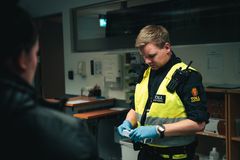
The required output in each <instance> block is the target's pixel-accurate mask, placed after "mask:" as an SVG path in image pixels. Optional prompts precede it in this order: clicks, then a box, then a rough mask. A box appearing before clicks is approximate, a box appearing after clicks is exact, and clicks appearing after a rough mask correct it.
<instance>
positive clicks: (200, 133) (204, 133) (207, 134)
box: [197, 131, 226, 139]
mask: <svg viewBox="0 0 240 160" xmlns="http://www.w3.org/2000/svg"><path fill="white" fill-rule="evenodd" d="M197 135H201V136H209V137H214V138H221V139H225V138H226V137H225V136H224V135H220V134H216V133H212V132H206V131H204V132H197Z"/></svg>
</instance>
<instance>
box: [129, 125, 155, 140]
mask: <svg viewBox="0 0 240 160" xmlns="http://www.w3.org/2000/svg"><path fill="white" fill-rule="evenodd" d="M129 137H130V139H131V140H133V141H134V142H139V141H141V140H144V139H150V138H157V137H159V135H158V133H157V129H156V126H155V125H154V126H141V127H138V128H136V129H134V130H132V132H131V133H130V134H129Z"/></svg>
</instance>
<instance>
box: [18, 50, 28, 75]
mask: <svg viewBox="0 0 240 160" xmlns="http://www.w3.org/2000/svg"><path fill="white" fill-rule="evenodd" d="M28 63H29V60H28V56H27V54H26V53H25V51H22V52H21V54H20V56H19V58H18V65H19V69H20V70H21V71H25V70H26V69H27V67H28Z"/></svg>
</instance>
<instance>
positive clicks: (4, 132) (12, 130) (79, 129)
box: [0, 71, 97, 160]
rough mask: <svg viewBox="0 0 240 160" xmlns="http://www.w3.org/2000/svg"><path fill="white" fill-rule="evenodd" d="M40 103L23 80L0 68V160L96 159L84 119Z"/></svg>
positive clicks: (93, 144)
mask: <svg viewBox="0 0 240 160" xmlns="http://www.w3.org/2000/svg"><path fill="white" fill-rule="evenodd" d="M44 105H45V106H43V105H42V104H40V101H38V100H37V98H36V94H35V91H34V89H33V88H32V87H31V86H30V85H29V84H27V83H26V82H25V81H24V80H23V79H21V78H19V77H18V76H16V75H11V74H9V73H4V72H2V71H0V114H1V115H0V127H1V131H0V145H1V150H0V159H7V160H8V159H24V160H26V159H31V160H37V159H39V160H40V159H41V160H48V159H51V160H82V159H83V160H96V159H97V149H96V144H95V142H94V140H93V137H92V136H91V135H90V133H89V132H88V131H87V129H86V125H85V122H84V121H83V120H80V119H76V118H73V117H72V116H70V115H67V114H64V113H61V112H59V111H57V110H54V109H50V108H49V106H51V105H49V106H47V103H44ZM3 157H5V158H3Z"/></svg>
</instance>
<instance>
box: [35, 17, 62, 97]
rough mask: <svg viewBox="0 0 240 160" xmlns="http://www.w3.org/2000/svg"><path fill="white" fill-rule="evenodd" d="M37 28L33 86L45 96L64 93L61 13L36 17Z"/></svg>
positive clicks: (58, 95) (55, 95) (56, 95)
mask: <svg viewBox="0 0 240 160" xmlns="http://www.w3.org/2000/svg"><path fill="white" fill-rule="evenodd" d="M36 24H37V26H38V28H39V44H40V51H39V53H40V54H39V66H38V70H37V74H36V80H35V86H36V89H37V91H38V92H39V94H41V96H43V97H45V98H54V97H60V96H62V95H64V94H65V80H64V54H63V25H62V14H57V15H51V16H47V17H41V18H37V19H36Z"/></svg>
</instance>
